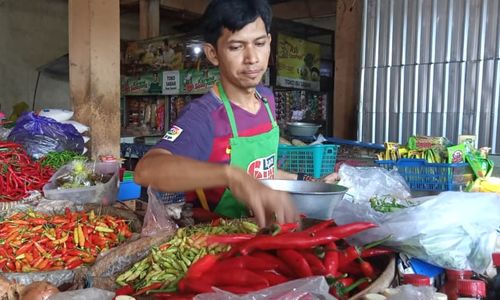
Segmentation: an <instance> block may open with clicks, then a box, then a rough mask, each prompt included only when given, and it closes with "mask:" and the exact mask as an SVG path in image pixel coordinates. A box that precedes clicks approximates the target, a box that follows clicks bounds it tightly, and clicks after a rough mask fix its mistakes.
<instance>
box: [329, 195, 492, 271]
mask: <svg viewBox="0 0 500 300" xmlns="http://www.w3.org/2000/svg"><path fill="white" fill-rule="evenodd" d="M426 199H429V200H427V201H425V202H422V203H420V204H419V205H417V206H413V207H409V208H405V209H401V210H399V211H396V212H392V213H385V214H384V213H380V212H377V211H375V210H373V209H372V208H371V207H370V206H368V205H361V204H355V203H352V202H350V201H346V200H342V201H341V202H340V203H339V204H338V206H337V207H336V208H335V210H334V212H333V218H334V219H335V221H336V223H337V224H339V225H342V224H347V223H352V222H356V221H362V222H373V223H376V224H378V225H379V227H377V228H372V229H370V230H367V231H365V232H363V233H360V234H357V235H356V236H355V237H353V239H352V242H354V243H357V244H366V243H369V242H372V241H375V240H380V239H383V238H385V237H387V236H389V235H390V236H392V238H391V239H390V240H389V241H387V242H385V243H384V245H385V246H388V247H392V248H395V249H396V250H398V251H400V252H405V253H407V254H409V255H411V256H413V257H416V258H419V259H421V260H423V261H426V262H428V263H431V264H433V265H436V266H439V267H443V268H446V269H455V270H470V269H472V270H474V271H476V272H478V273H482V272H483V271H484V270H485V269H486V268H487V267H488V264H489V263H490V261H491V254H492V252H493V250H494V247H495V239H496V229H497V228H498V227H499V225H500V195H498V194H493V193H462V192H443V193H441V194H440V195H437V196H434V197H426ZM413 202H421V201H420V200H419V199H418V198H415V199H413Z"/></svg>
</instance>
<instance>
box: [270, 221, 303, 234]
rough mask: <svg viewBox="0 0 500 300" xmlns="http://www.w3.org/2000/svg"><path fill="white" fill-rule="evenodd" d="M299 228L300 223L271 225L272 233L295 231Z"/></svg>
mask: <svg viewBox="0 0 500 300" xmlns="http://www.w3.org/2000/svg"><path fill="white" fill-rule="evenodd" d="M297 228H299V223H285V224H278V223H274V224H272V225H271V235H278V234H283V233H288V232H293V231H295V230H297Z"/></svg>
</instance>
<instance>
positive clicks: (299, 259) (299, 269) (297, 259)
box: [277, 249, 313, 278]
mask: <svg viewBox="0 0 500 300" xmlns="http://www.w3.org/2000/svg"><path fill="white" fill-rule="evenodd" d="M277 253H278V256H279V257H280V258H281V259H283V260H284V261H285V262H286V263H287V264H288V265H289V266H290V267H291V268H292V270H293V271H294V272H295V275H296V277H300V278H302V277H309V276H312V275H313V273H312V271H311V267H310V266H309V264H308V263H307V261H306V259H305V258H304V256H302V255H301V254H300V253H299V252H297V251H295V250H292V249H282V250H278V252H277Z"/></svg>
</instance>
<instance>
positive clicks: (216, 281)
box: [191, 268, 269, 287]
mask: <svg viewBox="0 0 500 300" xmlns="http://www.w3.org/2000/svg"><path fill="white" fill-rule="evenodd" d="M203 279H204V280H206V281H207V282H209V283H211V284H213V285H215V286H254V285H265V286H266V287H267V286H269V282H268V281H267V280H266V279H265V278H262V277H260V276H259V275H257V274H256V273H254V272H252V271H250V270H247V269H238V268H234V269H232V270H228V271H227V272H210V273H209V274H206V275H205V276H203ZM191 281H195V280H191Z"/></svg>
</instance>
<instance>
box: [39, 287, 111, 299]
mask: <svg viewBox="0 0 500 300" xmlns="http://www.w3.org/2000/svg"><path fill="white" fill-rule="evenodd" d="M114 296H115V293H113V292H110V291H106V290H100V289H96V288H90V289H82V290H76V291H69V292H64V293H58V294H55V295H53V296H51V297H49V300H66V299H73V300H111V299H113V297H114Z"/></svg>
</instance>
